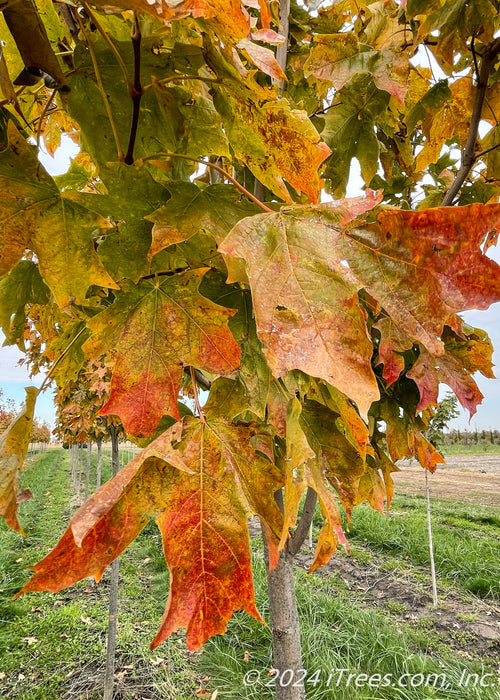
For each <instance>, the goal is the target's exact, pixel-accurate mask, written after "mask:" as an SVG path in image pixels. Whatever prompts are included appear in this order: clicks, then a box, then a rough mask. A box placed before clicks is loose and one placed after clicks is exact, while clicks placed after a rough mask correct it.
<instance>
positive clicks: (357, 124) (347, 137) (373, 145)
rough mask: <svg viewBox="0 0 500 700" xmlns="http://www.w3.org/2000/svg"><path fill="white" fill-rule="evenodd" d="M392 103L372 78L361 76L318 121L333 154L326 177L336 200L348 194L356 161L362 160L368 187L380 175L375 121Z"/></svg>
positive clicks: (378, 143) (322, 135) (327, 164)
mask: <svg viewBox="0 0 500 700" xmlns="http://www.w3.org/2000/svg"><path fill="white" fill-rule="evenodd" d="M388 102H389V95H388V93H387V92H383V91H381V90H379V89H378V88H377V87H376V86H375V84H374V83H373V81H372V80H371V79H370V77H369V76H366V75H357V76H355V77H354V78H353V79H352V80H351V81H350V82H349V84H348V85H345V87H343V88H342V90H339V92H338V93H337V94H336V95H335V104H336V106H335V107H332V109H329V110H328V112H327V113H326V114H325V116H324V117H321V121H319V119H318V126H317V128H318V131H319V132H320V134H321V138H322V139H323V141H325V143H326V144H327V145H328V146H329V147H330V149H331V152H332V154H331V156H330V158H329V159H328V161H327V162H326V167H325V170H324V173H323V177H324V178H325V180H327V181H329V182H330V183H331V190H332V194H333V196H334V197H343V196H344V194H345V188H346V185H347V180H348V178H349V168H350V165H351V160H352V159H353V158H357V159H358V161H359V164H360V166H361V175H362V177H363V180H364V181H365V184H366V185H369V184H370V181H371V180H372V178H373V177H374V175H375V174H376V172H377V168H378V157H379V153H380V142H379V140H378V138H377V135H376V133H375V121H376V119H377V118H378V117H379V116H380V115H381V114H382V113H383V112H385V110H386V108H387V105H388ZM322 124H323V125H324V126H323V128H321V125H322Z"/></svg>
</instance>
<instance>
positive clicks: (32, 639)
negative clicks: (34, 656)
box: [23, 637, 38, 646]
mask: <svg viewBox="0 0 500 700" xmlns="http://www.w3.org/2000/svg"><path fill="white" fill-rule="evenodd" d="M23 641H25V642H26V644H27V645H28V646H31V645H32V644H36V643H37V642H38V639H37V638H36V637H24V639H23Z"/></svg>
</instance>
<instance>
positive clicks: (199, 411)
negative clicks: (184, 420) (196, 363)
mask: <svg viewBox="0 0 500 700" xmlns="http://www.w3.org/2000/svg"><path fill="white" fill-rule="evenodd" d="M189 371H190V373H191V384H192V385H193V393H194V402H195V404H196V410H197V411H198V416H199V417H200V421H201V422H202V423H206V422H207V421H206V420H205V415H204V413H203V411H202V408H201V406H200V401H199V399H198V386H197V384H196V376H195V373H194V372H195V370H194V367H189Z"/></svg>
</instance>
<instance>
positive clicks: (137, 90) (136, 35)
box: [125, 15, 143, 165]
mask: <svg viewBox="0 0 500 700" xmlns="http://www.w3.org/2000/svg"><path fill="white" fill-rule="evenodd" d="M141 39H142V35H141V28H140V26H139V19H138V18H137V15H135V21H134V24H133V25H132V46H133V47H134V85H133V88H132V91H131V95H132V104H133V112H132V124H131V125H130V138H129V142H128V149H127V155H126V156H125V163H126V164H127V165H132V163H133V162H134V146H135V139H136V136H137V127H138V125H139V112H140V108H141V97H142V95H143V92H142V87H141Z"/></svg>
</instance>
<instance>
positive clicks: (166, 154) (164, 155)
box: [142, 151, 276, 214]
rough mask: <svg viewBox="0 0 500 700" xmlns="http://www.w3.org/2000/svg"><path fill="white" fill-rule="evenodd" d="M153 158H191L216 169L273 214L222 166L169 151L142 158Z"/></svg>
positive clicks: (195, 161)
mask: <svg viewBox="0 0 500 700" xmlns="http://www.w3.org/2000/svg"><path fill="white" fill-rule="evenodd" d="M155 158H183V159H184V160H192V161H193V162H194V163H199V164H200V165H206V166H207V168H213V169H214V170H217V171H218V172H219V173H222V175H224V177H225V178H226V179H227V180H229V182H232V183H233V185H234V186H235V187H237V188H238V189H239V190H240V191H241V192H243V194H246V196H247V197H249V198H250V199H251V200H252V202H255V204H258V205H259V207H261V209H264V211H267V212H269V213H270V214H275V213H276V212H275V211H274V210H273V209H270V208H269V207H267V206H266V205H265V204H263V202H261V201H260V199H257V197H255V196H254V195H253V194H252V193H251V192H249V191H248V190H247V189H246V188H245V187H243V185H240V183H239V182H238V180H236V179H235V178H234V177H233V176H232V175H230V174H229V173H228V172H227V170H224V168H221V167H220V165H217V164H216V163H210V162H207V161H206V160H201V159H200V158H194V157H193V156H188V155H186V154H185V153H170V152H169V151H159V152H158V153H152V154H151V155H150V156H145V157H144V158H142V160H143V161H147V160H154V159H155Z"/></svg>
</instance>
